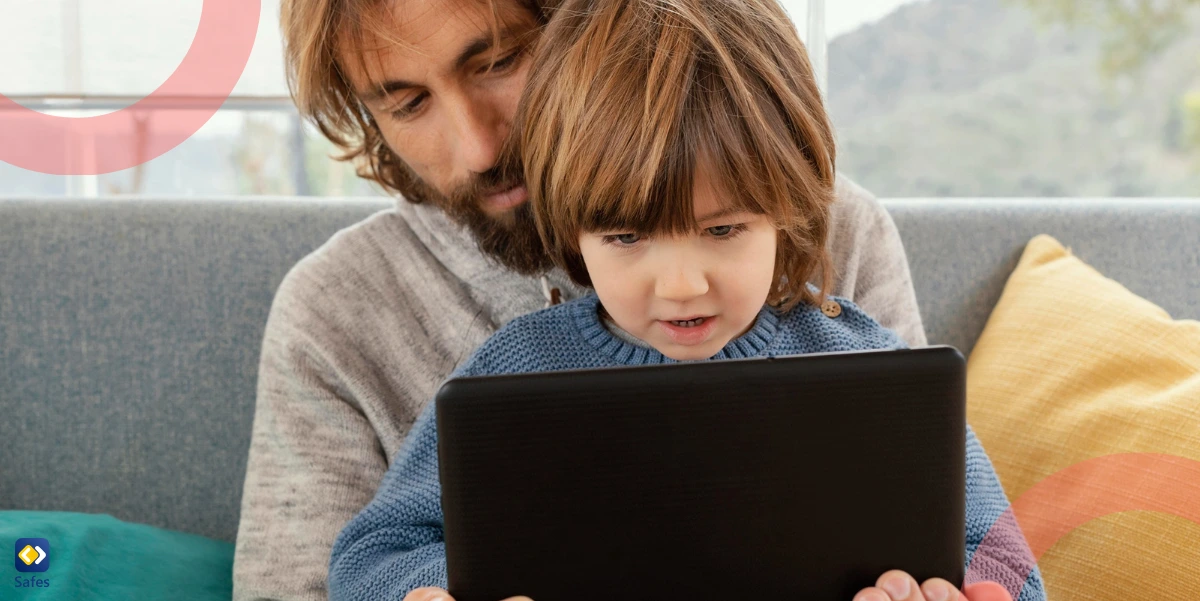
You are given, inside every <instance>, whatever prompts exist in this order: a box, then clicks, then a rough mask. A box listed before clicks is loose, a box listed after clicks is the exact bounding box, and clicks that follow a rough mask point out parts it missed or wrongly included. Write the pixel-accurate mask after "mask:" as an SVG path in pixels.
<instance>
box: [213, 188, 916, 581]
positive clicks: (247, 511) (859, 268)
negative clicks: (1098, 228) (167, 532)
mask: <svg viewBox="0 0 1200 601" xmlns="http://www.w3.org/2000/svg"><path fill="white" fill-rule="evenodd" d="M829 248H830V251H831V253H832V255H833V262H834V268H835V270H836V271H837V281H836V282H835V285H834V287H833V293H834V294H836V295H838V296H842V297H845V298H849V299H851V300H853V301H854V302H855V303H856V304H857V305H858V306H860V307H861V308H862V309H863V310H864V311H866V312H867V313H868V314H869V315H871V316H872V317H874V318H875V319H876V320H878V321H879V322H880V323H881V324H882V325H883V326H885V327H887V328H890V329H892V330H894V331H895V332H897V333H898V334H899V335H900V336H901V337H903V338H904V339H905V340H906V341H907V342H908V343H909V344H910V345H912V346H922V345H924V344H925V334H924V330H923V328H922V326H921V318H920V315H919V314H918V312H917V304H916V297H915V294H914V292H913V287H912V282H911V280H910V278H909V271H908V263H907V260H906V259H905V256H904V249H903V248H902V246H901V243H900V237H899V235H898V233H897V232H896V228H895V225H894V224H893V223H892V221H891V218H890V217H888V215H887V213H886V212H885V211H884V210H883V208H882V207H881V206H880V205H879V203H878V202H877V201H876V200H875V199H874V198H873V197H871V196H870V195H869V194H868V193H867V192H865V191H864V190H862V189H861V188H859V187H857V186H854V185H853V184H851V183H849V182H848V181H845V180H839V183H838V194H837V202H835V203H834V205H833V227H832V228H831V235H830V240H829ZM548 277H549V279H550V282H551V285H553V286H557V287H558V288H560V289H561V290H562V291H563V297H564V300H571V299H573V298H577V297H579V296H580V295H581V294H582V293H583V292H584V291H583V290H580V289H579V288H578V287H576V286H575V285H573V284H571V283H570V282H569V281H568V280H567V278H566V276H565V275H564V274H562V273H561V272H559V271H554V272H551V273H550V274H548ZM544 304H545V300H544V298H543V294H542V287H541V283H540V282H539V280H538V278H533V277H524V276H519V275H517V274H514V273H512V272H509V271H506V270H504V269H502V268H499V267H498V266H497V265H496V264H495V263H493V262H491V261H489V260H488V259H486V258H485V257H484V256H482V255H481V254H480V252H479V251H478V250H477V249H476V247H475V245H474V243H473V242H472V241H471V239H470V237H469V235H468V234H467V232H466V231H464V230H463V229H462V228H459V227H457V226H455V225H454V224H452V223H451V222H450V221H449V220H448V219H447V218H446V216H445V215H444V214H443V213H441V212H440V211H438V210H437V209H434V208H431V207H426V206H418V205H411V204H408V203H407V202H405V201H403V200H401V201H398V202H397V206H396V208H395V209H394V210H389V211H384V212H381V213H379V214H376V215H374V216H372V217H370V218H368V219H366V220H365V221H363V222H362V223H359V224H357V225H355V226H352V227H350V228H347V229H346V230H344V231H342V232H339V233H338V234H337V235H335V236H334V237H333V238H332V239H330V240H329V242H327V243H326V244H325V245H323V246H322V247H321V248H319V249H317V250H316V251H315V252H313V254H311V255H310V256H308V257H307V258H305V259H304V260H302V261H301V262H300V263H299V264H297V265H296V266H295V267H294V268H293V269H292V270H291V272H289V273H288V275H287V277H286V278H284V281H283V283H282V284H281V285H280V287H279V291H278V292H277V294H276V296H275V301H274V304H273V305H272V308H271V313H270V316H269V318H268V320H267V327H266V333H265V335H264V339H263V349H262V358H261V362H260V365H259V381H258V398H257V404H256V408H255V415H254V430H253V435H252V439H251V443H250V457H249V461H248V464H247V467H246V484H245V488H244V491H243V494H242V514H241V523H240V526H239V529H238V539H237V551H236V554H235V556H234V567H233V571H234V574H233V589H234V590H233V593H234V599H236V600H239V601H240V600H245V599H263V598H266V599H306V600H314V601H315V600H319V599H325V598H326V575H327V566H328V559H329V554H330V550H331V548H332V546H333V541H334V538H335V537H336V536H337V534H338V532H339V531H340V530H341V529H342V527H343V526H344V525H345V524H346V523H347V522H348V521H349V520H350V518H352V517H354V515H355V514H356V513H358V512H359V511H360V510H361V509H362V508H363V507H365V506H366V505H367V503H368V502H370V500H371V498H372V497H373V496H374V494H375V491H376V490H377V489H378V488H379V484H380V482H381V481H382V479H383V476H384V474H385V473H386V472H387V468H388V465H389V464H390V462H391V460H392V459H394V458H395V456H396V453H397V452H398V450H399V449H400V445H401V443H402V442H403V441H404V437H405V435H406V434H407V433H408V430H409V428H411V426H412V423H413V421H414V420H415V419H416V417H417V416H418V415H419V414H420V413H421V409H422V408H423V406H424V404H425V403H427V402H428V401H429V399H432V398H433V396H434V393H435V392H436V390H437V386H438V385H439V384H441V382H442V381H443V380H445V379H446V377H447V376H448V375H449V374H450V373H451V372H452V371H453V370H454V369H455V367H457V366H458V365H459V364H460V363H461V362H462V361H463V360H464V359H466V358H467V356H469V355H470V354H471V352H472V351H473V350H474V349H475V348H476V347H477V346H478V345H479V344H481V343H482V342H483V341H484V340H486V339H487V338H488V337H489V336H490V335H491V334H492V333H493V332H495V331H496V329H497V328H499V327H500V326H502V325H504V324H506V323H508V322H509V321H510V320H512V319H513V318H515V317H517V316H519V315H523V314H525V313H529V312H531V311H534V310H536V309H539V308H541V307H542V306H543V305H544Z"/></svg>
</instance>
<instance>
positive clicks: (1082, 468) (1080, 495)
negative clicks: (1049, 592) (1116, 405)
mask: <svg viewBox="0 0 1200 601" xmlns="http://www.w3.org/2000/svg"><path fill="white" fill-rule="evenodd" d="M1123 511H1154V512H1158V513H1165V514H1169V515H1174V516H1179V517H1182V518H1185V519H1187V520H1189V521H1191V522H1193V523H1195V524H1200V461H1194V460H1191V459H1187V458H1184V457H1177V456H1174V455H1164V454H1157V453H1122V454H1117V455H1105V456H1103V457H1097V458H1095V459H1089V460H1087V461H1081V462H1079V463H1077V464H1075V465H1072V466H1070V467H1068V468H1066V469H1063V470H1061V471H1058V472H1055V473H1054V474H1051V475H1050V476H1049V477H1047V478H1046V479H1045V480H1042V481H1041V482H1038V483H1037V484H1035V485H1034V486H1033V487H1032V488H1030V489H1029V490H1027V491H1025V493H1023V494H1022V495H1021V496H1020V497H1019V498H1018V499H1016V501H1014V502H1013V504H1012V507H1011V508H1009V509H1008V510H1007V511H1006V512H1004V514H1003V515H1001V516H1000V518H999V519H998V520H996V524H993V526H992V529H991V531H990V532H989V533H988V535H987V536H985V537H984V539H983V542H982V543H981V544H980V545H979V548H978V549H977V550H976V552H975V555H974V556H972V558H971V565H970V566H968V568H967V577H966V580H965V582H966V583H967V584H970V583H973V582H979V581H981V580H987V579H989V577H990V579H995V577H994V574H995V573H996V570H995V569H994V566H995V565H997V564H1000V563H1003V562H1001V561H999V559H1000V558H1003V557H1005V556H1006V555H1008V554H1010V553H1011V551H1010V550H1006V549H1004V548H1003V545H1001V544H1000V543H999V541H998V540H997V539H996V538H993V537H992V534H993V533H996V532H1000V531H1001V529H999V528H997V527H996V526H997V525H1000V524H1009V525H1015V524H1016V523H1017V522H1018V521H1019V523H1020V529H1021V530H1022V531H1023V532H1024V534H1025V538H1026V540H1027V541H1029V547H1030V550H1031V551H1033V560H1034V561H1037V560H1038V559H1040V558H1041V557H1042V555H1043V554H1045V553H1046V551H1049V550H1050V548H1051V547H1053V546H1054V543H1056V542H1058V540H1059V539H1061V538H1062V537H1064V536H1066V535H1067V534H1069V533H1070V532H1071V531H1072V530H1075V529H1076V528H1079V527H1080V526H1082V525H1084V524H1086V523H1088V522H1090V521H1092V520H1094V519H1096V518H1101V517H1104V516H1106V515H1110V514H1114V513H1119V512H1123ZM1032 571H1033V565H1032V564H1030V565H1028V566H1027V569H1026V570H1025V571H1024V573H1021V574H1010V578H1005V580H1011V582H1001V584H1003V585H1004V586H1005V588H1007V589H1008V590H1009V592H1010V593H1012V596H1013V599H1017V598H1019V597H1020V593H1021V588H1022V587H1023V586H1024V585H1025V580H1026V579H1027V578H1028V577H1029V573H1030V572H1032Z"/></svg>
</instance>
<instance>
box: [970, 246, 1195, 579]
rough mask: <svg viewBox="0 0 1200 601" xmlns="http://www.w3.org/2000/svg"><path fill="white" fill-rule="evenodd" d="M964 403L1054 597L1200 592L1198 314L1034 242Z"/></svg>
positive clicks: (983, 342) (993, 322)
mask: <svg viewBox="0 0 1200 601" xmlns="http://www.w3.org/2000/svg"><path fill="white" fill-rule="evenodd" d="M1146 268H1147V269H1153V266H1149V265H1148V266H1146ZM1196 277H1197V279H1198V282H1197V285H1198V286H1200V274H1197V275H1196ZM967 399H968V405H967V419H968V421H969V422H970V423H971V425H972V427H973V428H974V429H975V432H976V434H977V435H978V436H979V439H980V441H981V442H982V443H983V446H984V448H985V449H987V452H988V454H989V455H990V456H991V459H992V462H993V463H994V464H995V467H996V471H997V473H998V474H999V475H1000V480H1001V482H1002V483H1003V484H1004V488H1005V491H1006V492H1007V493H1008V496H1009V499H1010V500H1012V501H1013V507H1014V511H1015V513H1016V516H1017V520H1018V521H1019V523H1020V524H1021V527H1022V529H1023V530H1024V532H1025V535H1026V537H1027V538H1028V539H1029V541H1030V546H1031V547H1033V549H1034V554H1035V556H1038V558H1039V561H1038V565H1039V566H1040V567H1041V570H1042V575H1043V577H1044V579H1045V581H1046V588H1047V594H1048V596H1049V598H1050V599H1053V600H1054V601H1081V600H1089V601H1092V600H1112V601H1128V600H1130V599H1200V322H1197V321H1192V320H1177V321H1175V320H1172V319H1171V317H1170V316H1169V315H1168V314H1167V313H1166V312H1165V311H1163V310H1162V309H1161V308H1159V307H1157V306H1156V305H1154V304H1153V303H1150V302H1149V301H1146V300H1145V299H1142V298H1140V297H1138V296H1137V295H1135V294H1133V293H1132V292H1130V291H1129V290H1127V289H1126V288H1124V287H1123V286H1121V285H1120V284H1118V283H1117V282H1114V281H1112V280H1110V279H1108V278H1105V277H1104V276H1103V275H1101V274H1100V273H1099V272H1097V271H1096V270H1095V269H1092V268H1091V267H1089V266H1088V265H1086V264H1084V263H1083V262H1082V261H1080V260H1079V259H1078V258H1076V257H1075V256H1073V255H1072V254H1071V253H1070V251H1068V250H1066V249H1064V248H1063V247H1062V245H1060V244H1059V243H1058V241H1056V240H1055V239H1053V238H1051V237H1049V236H1038V237H1037V238H1034V239H1033V240H1032V241H1031V242H1030V243H1029V245H1028V246H1027V247H1026V249H1025V253H1024V254H1023V255H1022V257H1021V261H1020V263H1019V264H1018V265H1017V268H1016V270H1015V271H1014V272H1013V273H1012V275H1011V276H1010V277H1009V279H1008V283H1007V284H1006V286H1005V288H1004V293H1003V295H1002V296H1001V298H1000V301H999V302H998V303H997V304H996V307H995V309H993V311H992V314H991V317H990V318H989V320H988V323H987V327H986V328H985V329H984V331H983V334H982V335H981V337H980V339H979V342H978V344H977V345H976V347H975V349H974V351H973V352H972V353H971V357H970V360H969V362H968V365H967Z"/></svg>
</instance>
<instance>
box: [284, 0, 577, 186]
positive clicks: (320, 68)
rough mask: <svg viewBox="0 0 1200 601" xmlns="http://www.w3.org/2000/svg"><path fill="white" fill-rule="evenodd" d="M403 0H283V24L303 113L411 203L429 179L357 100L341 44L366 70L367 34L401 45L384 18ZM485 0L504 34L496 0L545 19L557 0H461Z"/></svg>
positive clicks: (363, 171)
mask: <svg viewBox="0 0 1200 601" xmlns="http://www.w3.org/2000/svg"><path fill="white" fill-rule="evenodd" d="M403 1H404V0H283V1H282V2H281V5H280V19H279V23H280V29H281V30H282V33H283V46H284V63H285V65H286V70H287V82H288V89H289V91H290V92H291V95H292V99H293V101H294V102H295V103H296V107H297V109H298V110H299V111H300V114H301V115H302V116H303V117H304V118H306V119H308V120H309V121H311V122H312V123H313V124H314V125H316V126H317V128H318V129H320V130H321V133H322V134H324V135H325V137H326V138H328V139H329V140H330V141H331V142H333V143H334V144H335V145H337V146H338V147H339V148H340V149H341V150H342V151H343V152H342V155H341V156H339V157H336V158H338V159H339V160H345V161H353V162H354V163H355V164H356V165H357V167H358V175H359V176H360V177H363V178H366V179H369V180H372V181H375V182H376V183H378V184H379V185H381V186H383V187H384V189H385V190H388V191H390V192H399V193H402V194H404V195H405V197H406V198H407V199H408V200H409V201H411V202H421V200H422V199H423V197H424V194H421V193H419V192H420V191H421V190H426V189H427V188H426V187H425V184H424V183H423V182H421V181H419V180H418V179H417V178H416V175H415V174H413V173H412V171H411V170H410V169H409V168H408V166H407V165H405V164H404V163H403V161H401V159H400V157H398V156H396V154H395V153H394V152H392V150H391V148H389V147H388V145H387V141H386V140H384V138H383V135H382V134H381V133H380V131H379V128H378V127H377V126H376V125H375V122H374V120H373V119H372V118H371V115H370V113H369V112H368V111H367V110H366V108H365V107H364V106H363V105H362V103H361V102H360V101H359V99H358V97H357V95H356V94H355V90H354V89H353V87H352V86H351V84H350V81H349V79H348V78H347V76H346V75H345V72H346V65H344V64H342V62H341V61H342V59H343V55H342V50H343V49H349V50H351V52H349V53H348V54H351V55H353V56H356V57H357V60H359V61H360V63H359V66H360V67H362V69H363V70H364V71H365V66H366V58H365V57H364V54H365V53H366V52H367V51H369V50H373V49H375V48H368V47H367V44H368V40H373V41H376V42H379V43H383V44H395V45H398V46H403V45H404V41H403V40H400V39H398V38H397V37H396V35H395V32H393V31H390V30H389V28H391V27H392V26H393V23H392V21H391V20H390V19H386V18H383V17H384V16H385V15H386V11H387V10H388V7H389V5H391V4H392V3H393V2H403ZM459 1H462V2H480V3H484V4H487V5H488V6H489V7H490V9H491V14H492V15H493V20H492V30H493V32H494V34H495V35H496V36H499V35H500V33H499V32H500V30H501V23H500V16H499V15H500V11H499V10H498V9H497V6H496V3H497V2H513V3H515V4H516V5H518V6H521V7H523V8H525V9H526V10H528V11H529V12H530V13H531V14H533V15H534V17H535V18H536V19H537V20H538V21H539V22H540V23H544V22H545V20H546V14H547V11H548V10H549V8H551V7H553V6H554V5H556V4H557V3H558V0H459Z"/></svg>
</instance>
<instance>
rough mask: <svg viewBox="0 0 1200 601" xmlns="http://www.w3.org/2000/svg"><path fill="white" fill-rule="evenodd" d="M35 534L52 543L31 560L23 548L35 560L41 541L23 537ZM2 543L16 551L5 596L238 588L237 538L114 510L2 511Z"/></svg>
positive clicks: (198, 595)
mask: <svg viewBox="0 0 1200 601" xmlns="http://www.w3.org/2000/svg"><path fill="white" fill-rule="evenodd" d="M34 538H36V539H45V541H46V542H47V543H49V548H48V549H42V551H43V552H44V553H45V557H44V559H42V561H41V562H39V563H37V564H33V565H27V564H26V563H25V561H24V560H23V559H22V557H21V551H22V550H23V549H24V547H26V546H29V547H30V549H29V550H27V551H26V553H25V555H24V557H25V558H26V559H29V560H30V561H36V560H37V559H36V558H37V557H38V552H37V551H35V550H34V548H41V547H42V545H41V544H37V543H36V542H35V544H32V545H30V544H28V543H29V541H26V542H25V543H23V544H20V546H19V547H18V544H19V543H18V541H19V539H34ZM0 543H2V544H0V549H3V550H5V552H6V553H12V555H9V556H8V557H9V558H11V561H9V560H6V561H4V563H3V567H2V568H0V571H3V572H5V574H4V576H5V578H4V581H3V582H0V599H12V600H14V601H34V600H37V601H43V600H50V599H53V600H60V599H61V600H64V601H66V600H76V599H79V600H85V599H86V600H87V601H108V600H112V601H116V600H120V601H126V600H129V599H139V600H142V599H145V600H155V599H170V600H172V601H208V600H215V599H222V600H228V599H230V597H231V596H232V593H233V580H232V573H233V544H231V543H227V542H223V541H216V540H212V539H209V538H205V537H202V536H196V535H194V534H184V533H182V532H174V531H171V530H163V529H161V528H155V527H153V526H146V525H143V524H132V523H129V522H122V521H120V520H118V519H116V518H113V517H112V516H108V515H94V514H85V513H61V512H44V511H0ZM18 568H23V569H29V570H40V569H43V568H44V571H28V572H23V571H20V570H19V569H18Z"/></svg>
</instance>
